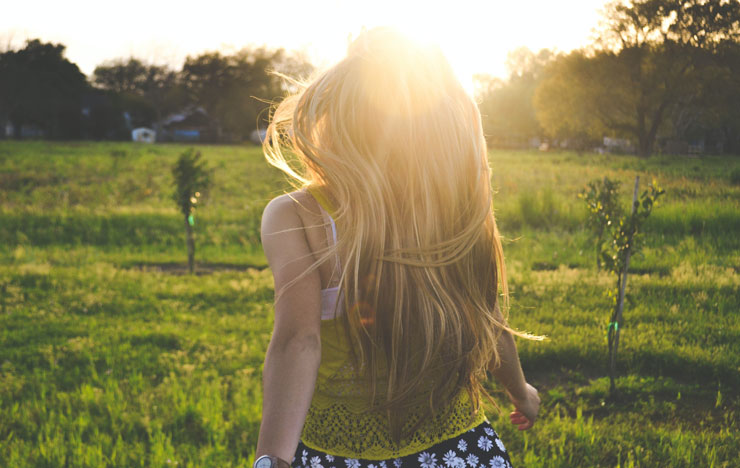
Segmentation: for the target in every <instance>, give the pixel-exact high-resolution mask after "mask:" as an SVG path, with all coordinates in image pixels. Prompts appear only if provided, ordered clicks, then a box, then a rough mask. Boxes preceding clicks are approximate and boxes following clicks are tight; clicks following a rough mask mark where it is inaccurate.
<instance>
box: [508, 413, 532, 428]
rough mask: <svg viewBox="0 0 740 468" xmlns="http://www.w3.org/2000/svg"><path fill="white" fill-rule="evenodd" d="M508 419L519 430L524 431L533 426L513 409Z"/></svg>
mask: <svg viewBox="0 0 740 468" xmlns="http://www.w3.org/2000/svg"><path fill="white" fill-rule="evenodd" d="M509 420H510V421H511V423H512V424H514V425H515V426H518V429H519V430H520V431H526V430H527V429H529V428H530V427H532V426H533V423H532V422H531V421H530V420H529V419H527V417H526V416H524V414H522V413H521V412H519V411H513V412H512V413H511V414H509Z"/></svg>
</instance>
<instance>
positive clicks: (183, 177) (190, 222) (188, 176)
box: [172, 148, 212, 273]
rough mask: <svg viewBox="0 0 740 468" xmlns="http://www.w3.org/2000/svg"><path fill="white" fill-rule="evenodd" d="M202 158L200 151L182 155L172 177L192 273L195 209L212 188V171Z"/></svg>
mask: <svg viewBox="0 0 740 468" xmlns="http://www.w3.org/2000/svg"><path fill="white" fill-rule="evenodd" d="M200 158H201V155H200V151H194V150H193V149H192V148H190V149H188V150H187V151H185V152H184V153H182V154H181V155H180V157H179V158H178V160H177V162H176V163H175V165H174V166H173V167H172V175H173V177H174V178H175V193H174V194H173V198H174V200H175V202H176V203H177V207H178V208H179V209H180V213H182V215H183V217H184V221H185V232H186V236H187V246H188V269H189V270H190V273H192V272H193V270H194V267H195V239H194V235H193V227H194V226H195V208H196V205H197V204H198V199H200V198H201V197H202V196H204V195H205V194H206V193H208V190H209V189H210V186H211V174H212V171H211V169H209V168H208V167H207V166H206V164H205V162H204V161H202V160H201V159H200Z"/></svg>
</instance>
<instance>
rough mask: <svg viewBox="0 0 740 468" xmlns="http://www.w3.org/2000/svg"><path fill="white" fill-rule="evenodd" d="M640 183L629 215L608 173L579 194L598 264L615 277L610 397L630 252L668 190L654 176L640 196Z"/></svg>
mask: <svg viewBox="0 0 740 468" xmlns="http://www.w3.org/2000/svg"><path fill="white" fill-rule="evenodd" d="M639 183H640V177H639V176H638V177H636V178H635V190H634V193H633V196H632V212H631V213H630V214H629V215H625V214H622V212H621V210H620V207H619V204H618V202H617V198H618V195H619V182H617V181H612V180H610V179H608V178H606V177H605V178H604V179H603V180H597V181H593V182H591V183H589V184H588V188H587V189H586V190H584V191H582V192H581V193H580V194H579V197H580V198H582V199H583V200H584V201H585V202H586V205H587V206H588V218H587V219H588V226H589V228H590V229H591V230H592V231H593V233H594V239H595V243H596V262H597V265H598V267H599V268H603V269H605V270H606V271H608V272H610V273H612V274H613V275H614V276H615V277H616V278H615V279H616V288H615V289H614V290H612V291H610V296H613V297H614V309H613V311H612V314H611V318H610V319H609V325H608V327H607V341H608V349H609V380H610V385H609V394H610V396H611V397H614V396H615V394H616V387H615V384H614V378H615V375H616V363H617V349H618V347H619V332H620V325H621V323H622V311H623V309H624V294H625V287H626V285H627V270H628V269H629V263H630V256H631V255H632V254H634V253H635V252H637V251H638V250H639V249H640V247H641V236H640V234H641V232H642V227H643V225H644V223H645V220H646V219H647V218H648V217H649V216H650V213H651V212H652V209H653V207H654V206H655V202H656V201H657V199H658V198H659V197H660V196H661V195H663V194H664V193H665V191H664V190H662V189H661V188H660V187H658V185H657V183H656V182H655V180H653V182H652V184H650V185H648V188H647V190H645V191H643V192H642V194H641V195H639V196H638V193H639V192H638V187H639Z"/></svg>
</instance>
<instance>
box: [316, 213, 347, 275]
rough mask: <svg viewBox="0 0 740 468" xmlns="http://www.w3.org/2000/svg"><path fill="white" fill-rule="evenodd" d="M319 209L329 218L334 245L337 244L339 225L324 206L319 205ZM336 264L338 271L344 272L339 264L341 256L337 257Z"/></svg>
mask: <svg viewBox="0 0 740 468" xmlns="http://www.w3.org/2000/svg"><path fill="white" fill-rule="evenodd" d="M319 208H320V209H321V212H322V213H323V214H325V215H326V216H327V217H328V218H329V222H330V223H331V236H332V238H333V240H334V244H333V245H336V244H337V225H336V223H335V222H334V218H332V217H331V215H330V214H329V213H328V212H327V211H326V210H325V209H324V207H323V206H321V205H319ZM336 263H337V271H340V272H341V271H342V264H341V263H340V262H339V254H337V256H336Z"/></svg>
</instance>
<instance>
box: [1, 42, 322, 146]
mask: <svg viewBox="0 0 740 468" xmlns="http://www.w3.org/2000/svg"><path fill="white" fill-rule="evenodd" d="M64 50H65V46H64V45H62V44H53V43H45V42H42V41H41V40H39V39H33V40H28V41H27V42H26V44H25V46H24V47H23V48H20V49H17V50H12V49H11V50H6V51H4V52H2V53H0V137H1V136H2V135H6V133H10V134H9V135H6V136H8V137H10V138H13V137H16V138H20V137H22V136H43V137H46V138H50V139H130V138H131V129H132V128H137V127H142V126H144V127H152V128H154V129H155V130H160V129H161V126H162V124H163V122H164V121H165V119H167V117H168V116H170V115H172V114H174V113H178V112H183V111H186V110H190V111H192V110H193V109H199V110H200V111H201V113H202V114H204V115H206V116H207V125H208V127H209V128H210V130H211V132H210V133H209V135H208V139H210V140H211V141H222V142H236V141H242V140H244V139H246V138H248V137H249V135H250V134H251V132H252V131H253V130H254V129H255V128H256V127H257V125H258V122H259V120H260V119H265V118H266V110H267V109H268V107H269V102H271V101H273V100H275V99H279V98H280V96H281V95H282V94H283V93H284V92H285V88H284V86H285V85H284V84H283V82H282V79H281V78H279V77H278V76H276V75H275V74H272V73H270V71H273V70H274V71H277V72H281V73H284V74H287V75H291V76H305V75H307V74H309V73H310V72H311V70H312V68H313V67H312V66H311V64H310V63H309V62H308V61H307V60H306V59H304V58H302V57H301V56H300V55H298V54H295V53H292V52H289V51H286V50H284V49H269V48H265V47H260V48H245V49H242V50H240V51H238V52H235V53H232V54H224V53H221V52H206V53H203V54H200V55H198V56H194V57H187V59H186V60H185V63H184V64H183V65H182V67H181V68H180V69H179V70H176V69H173V68H171V67H169V66H166V65H156V64H147V63H144V62H142V61H141V60H139V59H136V58H128V59H116V60H111V61H108V62H105V63H102V64H100V65H99V66H97V67H96V68H95V71H94V72H93V74H92V76H91V77H89V78H88V77H86V76H85V75H84V74H83V73H82V72H81V71H80V69H79V68H78V66H77V65H76V64H74V63H72V62H70V61H69V60H68V59H67V58H66V57H65V56H64ZM24 132H25V135H24Z"/></svg>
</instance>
